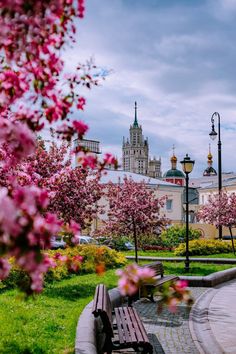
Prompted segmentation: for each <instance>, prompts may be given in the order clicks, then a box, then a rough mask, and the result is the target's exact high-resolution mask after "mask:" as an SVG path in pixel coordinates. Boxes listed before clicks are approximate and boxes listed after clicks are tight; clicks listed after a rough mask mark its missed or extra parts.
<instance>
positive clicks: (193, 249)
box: [175, 239, 232, 256]
mask: <svg viewBox="0 0 236 354" xmlns="http://www.w3.org/2000/svg"><path fill="white" fill-rule="evenodd" d="M185 249H186V247H185V243H181V244H180V245H179V246H178V247H177V248H176V249H175V255H176V256H185ZM230 252H232V247H231V244H230V243H229V242H226V241H218V240H202V239H201V240H193V241H190V242H189V255H190V256H200V255H208V254H217V253H230Z"/></svg>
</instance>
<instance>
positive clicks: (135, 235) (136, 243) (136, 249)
mask: <svg viewBox="0 0 236 354" xmlns="http://www.w3.org/2000/svg"><path fill="white" fill-rule="evenodd" d="M132 221H133V233H134V248H135V262H136V263H137V264H138V242H137V231H136V224H135V221H134V220H132Z"/></svg>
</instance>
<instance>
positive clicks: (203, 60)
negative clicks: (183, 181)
mask: <svg viewBox="0 0 236 354" xmlns="http://www.w3.org/2000/svg"><path fill="white" fill-rule="evenodd" d="M64 57H65V60H66V65H67V67H71V66H72V64H74V63H77V62H83V61H85V60H86V59H88V58H90V57H93V58H94V59H95V62H96V64H97V65H98V66H101V67H104V68H106V69H110V70H112V72H111V73H110V75H109V76H108V77H107V79H106V80H105V81H104V82H102V85H101V86H100V87H98V88H94V89H92V90H91V91H89V92H86V98H87V106H86V110H85V112H84V113H82V115H81V114H79V115H78V119H81V118H82V119H84V120H85V121H86V122H87V123H88V124H89V126H90V130H89V133H88V135H87V137H88V138H91V139H95V140H99V141H100V142H101V147H102V151H103V152H112V153H114V154H115V155H117V156H118V157H119V158H121V155H122V150H121V144H122V137H123V136H125V137H128V134H129V126H130V124H131V123H132V122H133V119H134V101H137V102H138V121H139V124H141V125H142V127H143V134H144V136H145V137H146V136H148V137H149V143H150V152H151V156H154V155H155V156H156V157H159V156H161V158H162V171H163V172H165V171H166V170H167V169H169V166H170V161H169V159H170V156H171V155H172V146H173V144H174V145H175V147H176V148H175V152H176V156H177V157H178V161H180V160H181V159H182V158H183V157H184V156H185V154H186V153H188V154H189V155H190V156H191V158H193V159H195V167H194V173H193V174H192V176H194V175H195V176H200V175H201V174H202V171H203V170H204V168H206V166H207V162H206V161H207V153H208V144H209V142H210V140H209V132H210V130H211V122H210V120H211V115H212V113H213V112H215V111H217V112H219V113H220V116H221V140H222V165H223V166H222V168H223V171H236V159H235V154H236V153H235V151H236V139H235V130H236V70H235V67H236V0H145V1H143V0H87V1H86V15H85V18H84V19H83V20H82V21H80V22H79V24H78V34H77V43H76V45H75V47H74V49H73V50H72V49H67V51H66V53H65V55H64ZM216 121H217V120H216ZM216 128H217V127H216ZM211 150H212V153H213V160H214V164H213V165H214V167H215V168H217V141H214V142H212V144H211ZM179 168H181V167H180V166H179Z"/></svg>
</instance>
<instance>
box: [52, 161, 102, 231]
mask: <svg viewBox="0 0 236 354" xmlns="http://www.w3.org/2000/svg"><path fill="white" fill-rule="evenodd" d="M99 178H100V176H99V175H98V174H95V173H91V172H90V171H89V170H88V169H82V168H80V167H76V168H71V167H67V168H66V169H64V170H62V171H61V172H59V173H57V174H55V175H54V176H53V177H52V178H50V180H49V186H50V190H51V192H50V195H51V198H50V204H49V210H50V211H52V212H54V213H55V214H56V215H57V216H58V217H59V218H60V219H62V220H63V221H64V222H65V223H69V222H70V220H71V219H73V220H74V221H76V222H77V223H78V224H79V225H80V227H81V228H82V229H83V228H86V227H87V226H90V224H91V221H92V220H93V219H94V218H95V216H96V215H97V213H98V211H99V210H100V207H99V206H98V203H97V202H98V201H99V200H100V198H101V197H102V194H103V192H102V186H101V184H99Z"/></svg>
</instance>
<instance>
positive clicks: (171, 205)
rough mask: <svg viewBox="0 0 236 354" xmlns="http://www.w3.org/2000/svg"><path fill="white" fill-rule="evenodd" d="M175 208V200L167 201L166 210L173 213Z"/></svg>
mask: <svg viewBox="0 0 236 354" xmlns="http://www.w3.org/2000/svg"><path fill="white" fill-rule="evenodd" d="M172 207H173V200H172V199H167V201H166V210H168V211H171V210H172Z"/></svg>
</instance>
